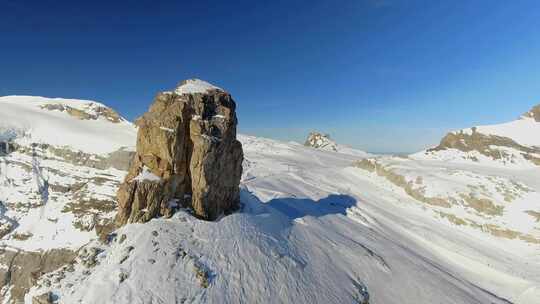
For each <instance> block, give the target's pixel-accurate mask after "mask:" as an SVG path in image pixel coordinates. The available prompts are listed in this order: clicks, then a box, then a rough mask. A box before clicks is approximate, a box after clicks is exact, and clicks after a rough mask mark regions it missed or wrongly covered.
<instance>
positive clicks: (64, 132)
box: [0, 96, 136, 155]
mask: <svg viewBox="0 0 540 304" xmlns="http://www.w3.org/2000/svg"><path fill="white" fill-rule="evenodd" d="M134 136H136V129H135V128H134V126H133V125H132V124H131V123H130V122H128V121H126V120H124V119H123V118H121V117H119V116H118V114H117V113H116V112H114V111H112V110H111V109H110V108H107V107H106V106H104V105H103V104H100V103H98V102H94V101H81V100H73V99H61V98H44V97H31V96H6V97H0V140H13V141H14V142H15V143H18V144H21V145H25V146H28V145H30V144H32V143H46V144H49V145H53V146H57V147H66V148H68V149H70V150H73V151H82V152H85V153H91V154H100V155H102V154H107V153H111V152H114V151H116V150H118V149H120V148H122V147H128V146H133V137H134Z"/></svg>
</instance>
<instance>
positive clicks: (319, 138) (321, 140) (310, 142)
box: [304, 132, 338, 151]
mask: <svg viewBox="0 0 540 304" xmlns="http://www.w3.org/2000/svg"><path fill="white" fill-rule="evenodd" d="M304 145H305V146H307V147H312V148H316V149H322V150H331V151H337V150H338V149H337V144H336V143H335V142H334V141H333V140H332V139H330V135H329V134H323V133H319V132H311V133H309V136H308V138H307V139H306V142H305V143H304Z"/></svg>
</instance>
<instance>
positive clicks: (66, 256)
mask: <svg viewBox="0 0 540 304" xmlns="http://www.w3.org/2000/svg"><path fill="white" fill-rule="evenodd" d="M75 257H76V253H75V252H73V251H71V250H68V249H53V250H50V251H46V252H26V251H16V250H8V249H0V266H2V267H0V289H3V287H6V286H7V287H11V288H10V295H9V296H10V299H11V300H12V301H13V302H14V303H22V302H23V298H24V295H25V294H26V293H27V292H28V290H29V289H30V287H32V286H33V285H34V284H35V283H36V282H37V280H38V279H39V278H40V277H41V276H42V275H43V274H45V273H49V272H52V271H54V270H56V269H58V268H60V267H62V266H64V265H67V264H69V263H71V262H73V261H74V259H75ZM6 296H7V294H0V301H4V300H5V298H4V297H6ZM43 299H44V298H42V299H40V300H43ZM36 303H41V302H36ZM44 303H47V302H44Z"/></svg>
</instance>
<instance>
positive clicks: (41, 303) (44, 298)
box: [32, 292, 53, 304]
mask: <svg viewBox="0 0 540 304" xmlns="http://www.w3.org/2000/svg"><path fill="white" fill-rule="evenodd" d="M51 303H53V297H52V294H51V293H50V292H47V293H44V294H42V295H39V296H35V297H33V298H32V304H51Z"/></svg>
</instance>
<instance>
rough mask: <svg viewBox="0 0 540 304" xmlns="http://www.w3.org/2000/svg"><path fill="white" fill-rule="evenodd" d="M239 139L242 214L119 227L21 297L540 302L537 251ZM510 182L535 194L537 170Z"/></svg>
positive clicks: (293, 150) (330, 168)
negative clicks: (82, 258)
mask: <svg viewBox="0 0 540 304" xmlns="http://www.w3.org/2000/svg"><path fill="white" fill-rule="evenodd" d="M240 140H241V142H242V143H243V147H244V152H245V155H246V160H245V163H244V174H243V179H242V185H241V187H242V192H241V200H242V204H243V208H242V210H241V211H239V212H237V213H234V214H232V215H229V216H226V217H223V218H222V219H221V220H219V221H217V222H205V221H200V220H197V219H195V218H193V217H192V216H191V215H190V214H189V213H188V212H186V211H180V212H178V213H177V214H175V215H174V216H173V217H172V218H171V219H154V220H152V221H150V222H149V223H147V224H130V225H128V226H125V227H123V228H122V229H120V230H118V231H117V237H116V240H115V241H113V242H112V243H111V245H110V246H104V245H100V244H98V243H97V242H95V243H93V245H92V246H98V247H100V248H102V250H103V252H102V253H100V255H99V256H98V260H99V265H98V266H96V267H95V268H91V269H86V268H85V267H83V266H80V265H78V266H77V267H76V270H75V271H74V272H72V273H66V278H65V279H64V280H62V283H61V284H59V285H58V286H53V287H51V288H44V287H43V288H41V289H40V288H34V289H33V290H32V291H31V293H30V294H29V295H28V296H27V298H26V300H27V303H31V302H30V300H31V296H32V295H35V294H41V293H43V292H44V291H46V290H52V292H53V293H54V294H55V295H56V296H58V297H59V302H60V303H355V299H359V297H361V296H362V291H363V290H367V291H368V292H369V295H370V303H379V304H388V303H396V304H404V303H411V304H412V303H414V304H418V303H467V304H468V303H479V304H480V303H510V302H511V303H537V302H538V299H540V298H539V297H540V289H539V282H540V266H539V265H540V264H539V260H540V257H539V256H538V252H539V251H538V250H539V248H540V247H539V246H537V245H531V244H526V243H524V242H521V241H517V240H506V239H499V238H496V237H493V236H490V235H488V234H485V233H482V232H481V231H474V230H467V229H466V228H460V227H458V226H456V225H453V224H451V223H449V222H448V221H446V220H443V219H440V218H437V217H435V216H434V215H433V213H432V212H431V211H430V210H425V208H422V206H420V205H419V204H418V202H416V201H414V200H413V199H411V198H410V197H408V196H406V195H404V193H402V191H401V192H400V191H399V190H397V189H395V188H392V187H388V185H386V184H385V183H384V182H383V181H380V180H378V179H376V178H373V177H372V176H371V175H369V174H366V173H365V172H364V171H362V170H360V169H358V168H353V167H351V166H350V164H351V162H352V161H354V160H356V159H357V157H355V156H352V155H347V154H339V153H335V152H325V151H317V150H314V149H311V148H307V147H304V146H302V145H300V144H295V143H284V142H278V141H273V140H268V139H262V138H255V137H250V136H240ZM424 165H425V166H428V167H426V168H427V169H425V170H429V168H430V167H429V166H432V167H437V165H436V164H435V163H434V162H430V163H428V162H426V163H418V166H424ZM438 166H439V167H440V166H444V163H442V162H441V163H438ZM463 169H464V168H463ZM467 172H469V171H467ZM471 172H477V173H478V174H480V173H483V174H508V175H510V173H508V172H507V171H504V170H500V169H496V168H495V169H490V168H484V167H478V168H473V170H472V171H471ZM504 172H506V173H504ZM515 175H518V174H517V173H516V172H515V171H513V173H512V176H514V177H515ZM518 179H519V181H520V182H523V183H525V184H527V186H529V187H531V188H533V189H535V190H536V191H538V190H539V189H540V185H539V184H538V182H537V181H538V180H540V176H539V174H538V172H536V171H527V172H523V175H520V176H519V178H518ZM123 234H125V235H126V236H127V238H126V239H125V240H124V241H123V242H121V241H120V239H121V236H122V235H123ZM130 246H133V248H131V247H130ZM197 269H204V271H205V272H206V273H207V275H208V284H209V285H208V287H207V288H204V287H202V286H201V284H200V281H199V279H198V278H197V276H196V270H197ZM120 277H122V278H123V281H121V280H120V279H119V278H120Z"/></svg>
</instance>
